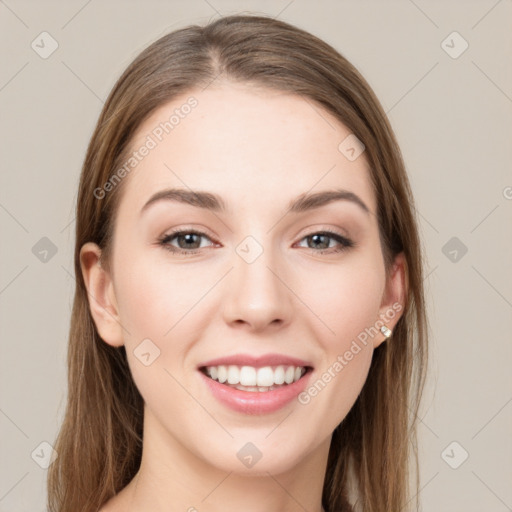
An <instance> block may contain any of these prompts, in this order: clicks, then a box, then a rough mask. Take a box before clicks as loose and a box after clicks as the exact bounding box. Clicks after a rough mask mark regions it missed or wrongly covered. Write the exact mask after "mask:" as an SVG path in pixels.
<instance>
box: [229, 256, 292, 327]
mask: <svg viewBox="0 0 512 512" xmlns="http://www.w3.org/2000/svg"><path fill="white" fill-rule="evenodd" d="M233 258H234V268H233V270H232V271H231V272H230V273H229V277H228V279H227V282H226V289H227V292H226V295H225V301H224V308H223V314H224V319H225V321H226V323H227V324H228V325H229V326H230V327H234V328H245V329H247V330H249V331H252V332H261V331H265V330H268V329H276V330H277V329H281V328H282V327H283V326H285V325H287V324H289V322H290V319H291V316H292V296H293V292H292V291H291V287H290V284H289V283H287V281H288V280H289V279H288V280H287V275H289V271H288V272H286V270H284V268H285V267H284V265H283V264H282V263H283V262H282V261H281V260H279V261H278V259H279V258H277V257H276V256H275V254H272V251H271V250H269V249H265V250H263V252H262V253H261V254H260V255H259V256H258V257H257V258H256V259H255V260H254V261H252V262H249V261H250V260H246V259H244V258H243V257H241V256H240V255H239V254H238V253H236V252H234V254H233Z"/></svg>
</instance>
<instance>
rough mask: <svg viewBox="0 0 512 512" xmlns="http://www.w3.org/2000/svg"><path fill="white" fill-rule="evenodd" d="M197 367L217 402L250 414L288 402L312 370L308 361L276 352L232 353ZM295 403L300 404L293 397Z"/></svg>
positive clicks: (300, 389)
mask: <svg viewBox="0 0 512 512" xmlns="http://www.w3.org/2000/svg"><path fill="white" fill-rule="evenodd" d="M197 369H198V370H199V371H198V374H199V376H200V377H201V380H202V381H203V382H204V383H205V384H206V387H207V389H208V390H209V392H210V393H211V395H212V396H213V398H214V399H216V402H217V403H219V404H220V405H222V406H225V407H227V408H229V409H231V410H234V411H236V412H238V413H243V414H252V415H261V414H268V413H272V412H275V411H278V410H280V409H282V408H284V407H285V406H287V405H291V403H292V402H294V399H295V398H296V397H297V395H298V394H299V393H301V392H302V391H304V389H305V388H306V386H307V384H308V381H309V379H310V377H311V374H312V372H313V367H312V365H311V364H310V363H309V362H308V361H306V360H302V359H297V358H294V357H289V356H284V355H280V354H268V355H263V356H257V357H255V356H250V355H248V354H247V355H245V354H239V355H233V356H228V357H223V358H218V359H214V360H210V361H206V362H203V363H202V364H201V365H199V366H198V368H197ZM295 406H296V407H301V405H300V404H299V402H298V401H297V400H295Z"/></svg>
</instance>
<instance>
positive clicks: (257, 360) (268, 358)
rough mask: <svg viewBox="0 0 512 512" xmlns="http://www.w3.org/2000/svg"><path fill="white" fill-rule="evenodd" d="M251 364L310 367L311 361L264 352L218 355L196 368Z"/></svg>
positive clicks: (256, 365)
mask: <svg viewBox="0 0 512 512" xmlns="http://www.w3.org/2000/svg"><path fill="white" fill-rule="evenodd" d="M221 365H224V366H229V365H234V366H253V367H255V368H261V367H263V366H304V367H307V366H309V367H312V365H311V363H309V362H308V361H305V360H304V359H298V358H296V357H290V356H287V355H284V354H265V355H261V356H253V355H250V354H235V355H232V356H228V357H219V358H217V359H211V360H209V361H206V362H204V363H201V364H200V365H199V366H198V368H204V367H206V366H221Z"/></svg>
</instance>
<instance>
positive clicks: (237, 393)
mask: <svg viewBox="0 0 512 512" xmlns="http://www.w3.org/2000/svg"><path fill="white" fill-rule="evenodd" d="M190 96H193V97H194V98H195V100H196V103H195V104H194V106H193V107H192V108H183V107H182V106H183V105H184V104H186V102H187V98H189V97H190ZM176 109H178V117H179V121H177V122H176V119H177V118H176V117H175V118H174V122H175V124H174V125H173V127H172V129H169V126H167V131H168V133H166V131H165V130H164V129H163V128H162V126H165V125H163V124H162V125H161V124H160V123H165V122H166V121H169V118H170V117H171V116H172V115H173V114H176ZM185 112H186V114H185ZM349 135H350V131H349V130H348V129H347V128H346V127H345V126H344V125H342V124H341V123H340V122H339V121H337V120H336V119H335V118H334V117H332V116H331V115H330V114H329V113H327V112H326V111H325V110H323V109H322V108H321V107H320V106H318V105H315V104H313V103H312V102H311V101H306V100H304V99H302V98H300V97H298V96H293V95H289V94H286V93H280V92H275V91H269V90H262V89H255V88H251V87H249V86H242V85H232V84H229V85H228V84H225V85H223V86H221V87H217V88H213V87H209V88H207V89H205V90H204V91H199V90H197V91H192V92H190V94H186V95H184V96H183V97H181V98H178V99H176V100H175V101H173V102H172V103H169V104H167V105H164V106H162V107H160V108H159V109H158V110H157V111H156V112H154V113H153V114H152V115H151V117H150V118H148V119H147V120H146V121H145V122H144V123H143V125H141V126H140V128H139V130H138V134H137V136H136V137H135V139H134V140H133V141H132V149H133V150H134V151H135V150H137V149H139V148H141V147H142V146H143V145H144V144H146V145H147V147H150V146H151V147H150V149H149V150H148V151H144V150H143V151H140V152H139V156H140V157H141V158H140V161H138V163H137V165H136V166H135V167H134V168H133V169H131V170H130V172H129V173H127V175H126V176H125V177H124V178H123V179H125V180H126V182H125V183H124V184H123V185H124V186H125V188H124V190H123V195H122V199H121V202H120V205H119V210H118V215H117V218H116V225H115V236H114V245H113V253H112V260H111V273H110V274H107V273H106V272H105V271H104V270H103V269H101V268H100V267H99V266H98V265H96V264H95V263H94V261H95V260H94V257H93V256H92V255H93V254H98V252H97V248H96V247H95V246H93V244H86V246H84V248H83V249H82V258H83V259H82V261H83V265H82V268H83V271H84V276H85V279H86V282H87V284H88V288H89V290H90V291H93V292H94V293H95V294H96V297H97V298H98V300H96V301H91V310H92V314H93V317H94V320H95V323H96V326H97V328H98V331H99V333H100V336H101V337H102V339H103V340H104V341H105V342H106V343H109V344H111V345H114V346H119V345H123V344H124V345H125V347H126V352H127V356H128V361H129V365H130V370H131V372H132V375H133V378H134V381H135V383H136V385H137V387H138V389H139V391H140V393H141V395H142V397H143V398H144V401H145V421H146V424H145V425H148V428H151V429H152V432H153V433H154V435H155V436H156V437H158V438H159V439H161V440H164V439H165V445H166V446H169V445H174V446H179V447H180V450H183V451H185V452H186V453H188V454H189V456H190V457H193V458H194V460H196V461H199V463H201V464H208V465H211V466H214V467H217V468H220V469H222V470H223V471H233V472H238V473H244V472H247V473H248V472H251V474H255V472H256V471H258V472H260V473H265V472H267V471H269V472H270V473H272V474H275V473H279V472H282V471H286V470H287V469H289V468H291V467H293V466H295V465H297V464H300V463H301V461H304V460H306V458H307V457H308V456H312V454H314V453H315V452H316V451H317V450H319V449H320V447H323V448H325V447H326V446H328V443H329V440H330V436H331V433H332V431H333V430H334V428H335V427H336V426H337V425H338V424H339V423H340V422H341V421H342V420H343V418H344V417H345V416H346V414H347V413H348V412H349V410H350V408H351V407H352V405H353V404H354V402H355V400H356V398H357V396H358V394H359V393H360V391H361V389H362V387H363V385H364V382H365V380H366V377H367V374H368V370H369V366H370V363H371V359H372V353H373V350H374V348H375V347H377V346H378V345H379V344H380V343H381V342H383V340H384V339H385V338H384V336H383V334H381V332H380V326H381V325H382V324H383V323H384V324H386V325H387V326H388V327H389V328H391V329H392V328H393V327H394V325H395V323H396V321H397V320H398V318H399V316H400V309H401V305H400V303H402V304H403V301H402V299H401V297H402V295H401V294H402V289H403V284H402V282H403V269H402V266H401V264H400V260H399V259H397V260H396V262H397V265H396V266H395V267H394V270H393V272H392V274H391V275H390V277H389V278H388V279H387V278H386V273H385V268H384V262H383V256H382V250H381V246H380V241H379V231H378V224H377V217H376V214H375V212H376V207H377V205H376V198H375V195H374V192H373V190H372V186H371V182H370V175H369V170H368V168H367V162H366V160H365V155H364V152H363V153H362V154H361V155H360V156H359V157H358V158H356V159H355V160H354V159H353V158H350V159H349V158H347V156H346V155H347V154H349V155H351V153H350V151H349V153H347V151H346V150H345V152H344V151H340V149H339V146H340V143H342V141H344V139H345V138H346V137H347V136H349ZM148 137H149V138H148ZM150 139H151V140H152V141H153V143H151V142H149V141H150ZM159 139H160V140H159ZM349 140H350V139H349ZM343 147H345V146H343V145H342V148H343ZM356 149H358V148H357V147H356ZM142 153H145V156H142V155H141V154H142ZM169 189H179V190H181V191H182V192H183V193H182V194H181V195H180V194H179V193H178V192H176V191H174V192H173V193H167V195H165V193H163V191H166V190H167V191H168V190H169ZM192 191H194V192H202V193H206V194H208V195H206V196H204V197H202V199H201V200H199V199H196V200H195V201H192V200H191V198H190V193H191V192H192ZM325 192H337V193H339V195H338V196H335V195H334V194H331V195H330V196H326V195H323V196H322V195H317V194H321V193H325ZM106 193H109V192H106ZM155 194H156V196H155ZM306 195H308V196H311V195H317V196H316V200H311V201H307V200H306ZM187 196H188V201H187ZM329 199H330V200H329ZM98 200H101V199H98ZM291 205H294V206H293V207H291ZM107 311H108V314H107ZM389 342H391V340H390V341H389ZM290 368H291V369H290ZM226 379H227V380H226ZM237 382H238V383H237ZM236 386H238V387H239V388H240V389H237V388H236ZM145 435H146V432H145ZM247 443H251V444H247ZM258 452H259V453H261V459H260V460H258V461H257V463H256V464H254V468H252V465H253V463H252V462H251V461H252V460H253V459H254V458H255V457H258V456H259V455H258ZM250 457H253V459H251V458H250Z"/></svg>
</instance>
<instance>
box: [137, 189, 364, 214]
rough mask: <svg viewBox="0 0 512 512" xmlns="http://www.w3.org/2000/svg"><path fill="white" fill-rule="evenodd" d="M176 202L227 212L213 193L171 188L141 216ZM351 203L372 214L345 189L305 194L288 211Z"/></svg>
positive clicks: (155, 196) (155, 197) (156, 196)
mask: <svg viewBox="0 0 512 512" xmlns="http://www.w3.org/2000/svg"><path fill="white" fill-rule="evenodd" d="M163 200H165V201H176V202H179V203H183V204H189V205H191V206H196V207H198V208H204V209H206V210H211V211H213V212H225V211H227V207H226V203H225V202H224V200H223V199H222V198H221V197H220V196H218V195H216V194H213V193H211V192H204V191H200V190H196V191H193V190H186V189H181V188H170V189H164V190H160V191H159V192H156V193H155V194H153V195H152V196H151V197H150V198H149V200H148V201H147V202H146V204H145V205H144V206H143V207H142V209H141V215H142V213H144V212H145V211H146V210H147V209H148V208H149V206H151V205H152V204H154V203H156V202H159V201H163ZM340 200H343V201H350V202H352V203H354V204H356V205H358V206H359V207H360V208H361V209H362V210H363V211H364V212H365V213H366V214H370V209H369V208H368V206H366V204H365V203H364V202H363V200H362V199H361V198H360V197H359V196H358V195H356V194H354V193H353V192H350V191H348V190H344V189H335V190H325V191H323V192H316V193H314V194H308V193H304V194H301V195H300V196H298V197H297V198H295V199H293V200H292V201H290V203H289V204H288V210H287V211H289V212H291V213H302V212H305V211H308V210H313V209H315V208H320V207H321V206H324V205H326V204H329V203H332V202H333V201H340Z"/></svg>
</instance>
